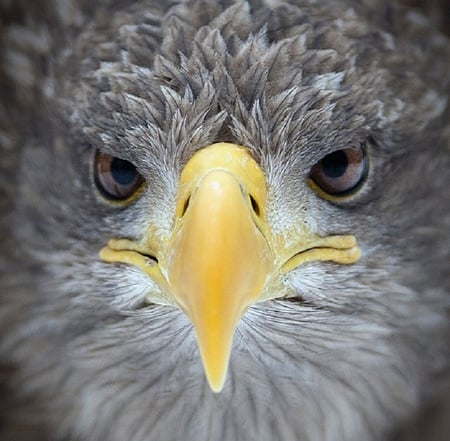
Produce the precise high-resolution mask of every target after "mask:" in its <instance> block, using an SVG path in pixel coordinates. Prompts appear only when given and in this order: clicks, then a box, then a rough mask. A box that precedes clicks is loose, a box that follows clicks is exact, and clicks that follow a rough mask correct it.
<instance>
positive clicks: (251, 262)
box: [167, 144, 273, 392]
mask: <svg viewBox="0 0 450 441" xmlns="http://www.w3.org/2000/svg"><path fill="white" fill-rule="evenodd" d="M258 180H260V182H258ZM180 182H181V195H180V200H179V210H177V211H178V212H179V218H178V225H177V226H176V228H175V234H174V236H173V242H172V246H171V247H170V248H171V253H170V256H169V258H168V262H167V271H168V282H169V285H170V288H171V291H172V294H173V296H174V297H175V299H176V301H177V303H178V304H179V305H180V307H181V308H182V309H183V310H184V311H185V313H186V314H187V315H188V317H189V318H190V319H191V321H192V323H193V325H194V327H195V330H196V334H197V339H198V344H199V348H200V353H201V357H202V360H203V365H204V368H205V372H206V376H207V378H208V381H209V384H210V386H211V389H212V390H213V391H215V392H218V391H220V390H221V389H222V387H223V384H224V381H225V378H226V372H227V366H228V360H229V357H230V351H231V345H232V339H233V334H234V330H235V328H236V326H237V323H238V321H239V319H240V318H241V317H242V315H243V314H244V312H245V311H246V309H247V308H248V307H249V306H250V305H252V304H253V303H255V301H256V300H257V298H258V296H259V295H260V294H261V292H262V290H263V287H264V285H265V283H266V279H267V277H268V275H270V274H271V270H272V262H273V257H272V255H271V250H270V248H269V245H268V243H267V241H266V239H265V237H264V235H263V234H262V232H261V231H260V229H259V227H258V223H261V222H260V220H261V216H262V214H261V212H260V211H259V209H258V208H257V207H259V206H263V205H264V202H265V201H264V198H265V185H264V176H263V175H262V172H261V171H260V169H259V167H258V166H257V165H256V163H255V161H254V160H253V159H252V158H251V157H250V156H249V154H248V153H247V152H246V150H244V149H242V148H240V147H237V146H231V145H227V144H216V145H214V146H211V147H209V148H207V149H204V150H202V151H201V152H199V153H197V155H195V156H194V157H193V158H192V159H191V161H190V162H189V163H188V164H187V165H186V168H185V169H184V171H183V174H182V176H181V181H180ZM255 183H256V185H255ZM249 187H250V188H249ZM252 190H253V192H252V193H250V191H252Z"/></svg>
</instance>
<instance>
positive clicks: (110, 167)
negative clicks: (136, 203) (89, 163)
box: [94, 151, 144, 201]
mask: <svg viewBox="0 0 450 441" xmlns="http://www.w3.org/2000/svg"><path fill="white" fill-rule="evenodd" d="M94 176H95V183H96V185H97V188H98V189H99V190H100V192H101V193H102V195H103V196H105V197H106V198H108V199H111V200H115V201H123V200H125V199H128V198H130V197H131V196H133V195H134V194H135V193H136V192H137V190H138V189H139V188H140V187H141V185H142V183H143V181H144V179H143V177H142V176H141V175H140V174H139V172H138V171H137V170H136V167H135V166H134V165H133V164H132V163H131V162H128V161H125V160H123V159H120V158H116V157H115V156H112V155H108V154H107V153H102V152H99V151H97V152H96V154H95V159H94Z"/></svg>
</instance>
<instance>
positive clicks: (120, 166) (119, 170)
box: [111, 158, 137, 185]
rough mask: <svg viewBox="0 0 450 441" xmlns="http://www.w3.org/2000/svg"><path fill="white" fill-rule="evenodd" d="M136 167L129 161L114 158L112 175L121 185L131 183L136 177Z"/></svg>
mask: <svg viewBox="0 0 450 441" xmlns="http://www.w3.org/2000/svg"><path fill="white" fill-rule="evenodd" d="M136 174H137V172H136V167H135V166H134V165H133V164H131V163H130V162H128V161H124V160H123V159H119V158H114V159H113V160H112V162H111V175H112V177H113V179H114V180H115V181H116V183H117V184H119V185H130V184H132V183H133V181H134V180H135V179H136Z"/></svg>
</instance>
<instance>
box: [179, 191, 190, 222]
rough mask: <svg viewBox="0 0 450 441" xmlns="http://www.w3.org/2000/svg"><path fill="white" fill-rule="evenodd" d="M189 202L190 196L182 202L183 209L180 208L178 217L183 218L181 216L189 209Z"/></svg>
mask: <svg viewBox="0 0 450 441" xmlns="http://www.w3.org/2000/svg"><path fill="white" fill-rule="evenodd" d="M190 201H191V195H189V196H188V197H187V198H186V200H185V201H184V204H183V208H182V210H181V214H180V217H183V216H184V215H185V213H186V211H187V209H188V207H189V203H190Z"/></svg>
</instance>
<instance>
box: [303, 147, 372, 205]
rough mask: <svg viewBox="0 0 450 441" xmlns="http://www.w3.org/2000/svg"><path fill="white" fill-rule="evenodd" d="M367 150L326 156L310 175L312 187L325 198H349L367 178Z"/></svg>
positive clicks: (339, 152)
mask: <svg viewBox="0 0 450 441" xmlns="http://www.w3.org/2000/svg"><path fill="white" fill-rule="evenodd" d="M367 167H368V159H367V154H366V150H365V149H364V148H363V147H362V146H360V147H358V148H346V149H342V150H336V151H335V152H332V153H329V154H328V155H326V156H324V157H323V158H322V159H321V160H320V161H319V162H318V163H317V164H315V165H314V166H313V168H312V169H311V172H310V174H309V178H310V182H311V183H312V187H313V188H314V189H316V190H318V192H319V193H320V194H322V195H323V196H325V197H326V196H331V197H340V196H348V195H349V194H351V193H353V192H354V191H356V190H357V189H358V188H359V187H360V186H361V184H362V183H363V182H364V180H365V178H366V176H367Z"/></svg>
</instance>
